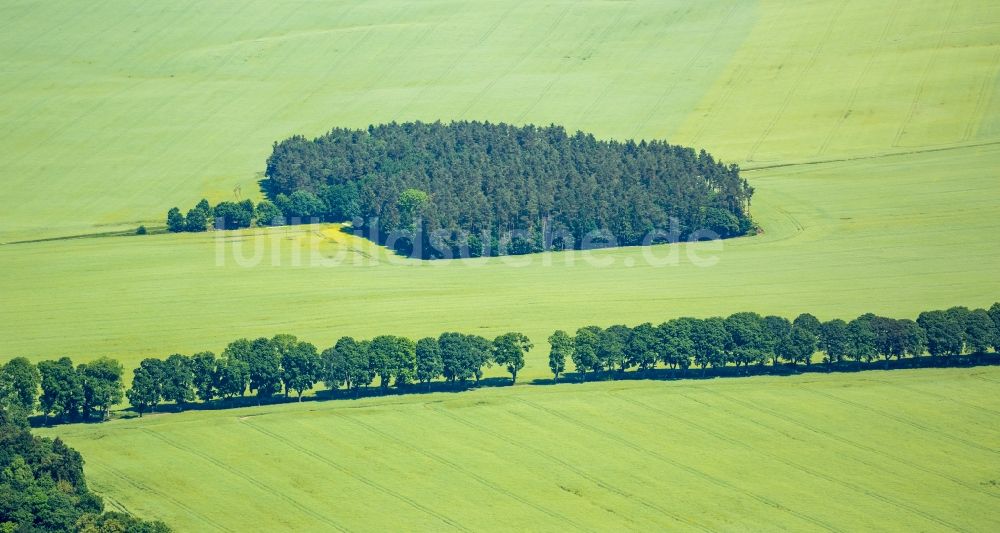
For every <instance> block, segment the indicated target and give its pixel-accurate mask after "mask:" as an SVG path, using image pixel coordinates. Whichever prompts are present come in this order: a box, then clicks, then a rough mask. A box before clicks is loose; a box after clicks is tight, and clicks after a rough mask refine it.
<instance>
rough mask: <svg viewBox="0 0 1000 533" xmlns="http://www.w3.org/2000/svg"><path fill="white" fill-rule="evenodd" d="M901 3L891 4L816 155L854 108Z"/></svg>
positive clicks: (824, 149)
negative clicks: (845, 100) (883, 22)
mask: <svg viewBox="0 0 1000 533" xmlns="http://www.w3.org/2000/svg"><path fill="white" fill-rule="evenodd" d="M902 4H903V0H896V2H895V3H894V4H893V6H892V11H890V13H889V16H888V17H886V20H885V26H883V27H882V33H881V34H879V38H878V40H877V41H876V42H875V46H873V47H872V51H871V53H870V54H868V61H867V62H866V63H865V66H864V68H862V69H861V74H859V75H858V77H857V79H855V80H854V87H852V88H851V95H850V97H848V99H847V105H846V106H845V110H844V112H843V113H841V114H840V116H838V117H837V123H836V124H834V125H833V127H832V128H830V131H828V132H827V134H826V137H825V138H824V139H823V142H822V143H821V144H820V146H819V150H817V151H816V156H822V155H823V154H825V153H826V151H827V149H829V148H830V143H832V142H833V138H834V137H836V135H837V132H839V131H840V128H841V127H842V126H843V125H844V122H846V121H847V117H848V116H849V115H850V113H851V111H853V109H854V103H855V102H856V101H857V99H858V93H859V92H860V91H861V82H862V81H863V80H864V79H865V78H866V77H867V76H868V71H869V70H871V67H872V65H873V64H874V63H875V57H876V56H878V54H879V53H880V52H881V51H882V49H883V43H885V39H886V37H888V36H889V30H890V29H891V28H892V26H893V24H895V22H896V19H897V18H898V17H899V7H900V6H901V5H902Z"/></svg>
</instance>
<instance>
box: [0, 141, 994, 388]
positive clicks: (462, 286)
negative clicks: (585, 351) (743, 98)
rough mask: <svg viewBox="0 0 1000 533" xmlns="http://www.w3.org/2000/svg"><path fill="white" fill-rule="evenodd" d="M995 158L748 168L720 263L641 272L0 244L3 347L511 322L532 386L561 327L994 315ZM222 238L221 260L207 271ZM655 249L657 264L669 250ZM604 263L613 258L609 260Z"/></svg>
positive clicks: (41, 349) (706, 246)
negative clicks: (749, 223) (745, 195)
mask: <svg viewBox="0 0 1000 533" xmlns="http://www.w3.org/2000/svg"><path fill="white" fill-rule="evenodd" d="M998 163H1000V146H992V147H984V148H977V149H965V150H955V151H949V152H931V153H927V154H922V155H919V156H909V157H905V158H903V157H898V158H883V159H879V160H870V161H853V162H839V163H829V164H822V165H803V166H798V167H791V168H783V169H780V171H779V169H775V170H772V171H760V172H755V173H753V175H754V176H757V177H755V178H754V183H755V184H756V185H757V186H758V188H759V190H760V195H759V197H758V198H757V200H755V205H756V213H757V216H758V218H759V219H760V221H761V222H762V223H763V225H764V227H765V228H767V231H766V233H765V234H763V235H760V236H758V237H754V238H750V239H739V240H735V241H727V242H725V243H724V244H723V246H722V250H721V251H712V250H711V248H712V247H713V246H716V245H717V244H718V243H703V244H701V245H695V246H693V248H694V249H695V250H699V252H698V254H699V256H702V257H704V258H706V259H708V258H712V257H714V258H716V259H717V261H718V262H717V264H716V265H715V266H712V267H707V268H706V267H700V266H697V265H696V264H694V263H692V262H691V260H690V259H689V258H688V250H687V249H688V247H689V245H681V246H679V248H680V250H678V253H677V256H678V264H677V265H676V266H663V267H654V266H649V264H648V263H647V261H646V259H645V257H644V251H643V250H642V249H636V248H633V249H619V250H606V251H601V252H597V253H594V254H592V255H593V261H591V262H588V261H586V260H585V259H584V258H583V257H582V256H581V255H580V254H579V253H571V254H553V255H550V256H532V257H528V258H517V259H516V260H514V261H513V262H515V263H520V262H523V261H531V262H532V263H533V265H532V266H526V267H517V266H512V265H509V264H507V263H505V262H504V261H503V260H501V259H499V258H494V259H491V260H488V261H470V262H435V263H427V262H419V261H395V260H392V259H393V258H390V257H388V256H386V255H385V253H384V252H382V251H380V250H378V249H376V248H375V247H374V246H372V245H370V244H369V243H368V242H367V241H364V240H361V239H357V238H352V237H350V236H348V235H344V234H342V233H340V232H339V231H337V230H336V229H334V228H328V229H327V230H326V231H325V232H323V233H322V234H323V237H322V238H319V237H317V236H316V234H315V233H314V232H311V231H307V230H304V229H302V228H289V229H279V230H275V231H274V232H273V233H270V234H266V235H262V236H259V237H256V238H254V237H247V236H246V235H247V234H236V235H229V236H226V237H225V238H223V237H221V236H220V235H201V236H193V235H181V236H174V235H155V236H146V237H123V238H98V239H79V240H70V241H52V242H46V243H34V244H20V245H12V246H6V247H0V264H2V265H3V268H2V270H0V272H2V275H0V292H2V293H3V294H4V295H5V298H6V299H7V302H8V304H7V305H5V306H4V307H3V308H0V335H2V336H3V338H5V339H6V342H5V348H4V350H5V351H8V352H9V353H10V354H12V355H13V354H23V355H26V356H30V357H32V358H34V359H40V358H44V357H52V356H55V355H59V354H63V353H66V354H69V355H72V356H74V357H77V358H81V359H87V358H91V357H95V356H97V355H105V354H106V355H112V356H115V357H118V358H120V359H122V360H123V361H124V362H126V367H127V368H130V367H131V366H134V365H135V364H136V363H138V361H139V360H140V359H141V358H143V357H148V356H150V355H158V356H166V355H167V354H170V353H174V352H181V353H193V352H195V351H201V350H204V349H209V350H213V351H215V352H217V353H218V352H220V351H221V350H222V348H223V347H224V346H225V344H226V343H227V342H229V341H230V340H233V339H235V338H237V337H239V336H249V337H253V336H262V335H266V336H269V335H273V334H275V333H278V332H289V333H293V334H296V335H299V336H300V337H302V338H304V339H307V340H309V341H311V342H314V343H316V344H317V345H319V346H330V345H332V344H333V343H334V341H335V340H336V339H337V338H338V337H340V336H341V335H345V334H350V335H357V336H373V335H376V334H381V333H386V332H393V333H398V334H405V335H410V336H413V337H418V336H424V335H437V334H439V333H441V332H442V331H450V330H459V331H465V332H474V333H481V334H484V335H495V334H498V333H501V332H503V331H509V330H522V331H524V332H525V333H527V334H528V335H529V336H530V337H531V338H532V339H534V340H535V342H536V344H540V345H541V346H540V348H538V349H536V350H534V352H532V356H531V357H529V359H528V366H527V368H526V369H525V371H524V372H523V374H522V375H523V376H524V377H526V378H532V377H542V376H546V375H548V368H547V366H546V364H547V363H546V355H547V352H546V348H545V342H544V341H545V339H546V338H547V337H548V335H549V334H551V333H552V331H553V330H554V329H556V328H565V329H570V330H575V329H576V328H578V327H580V326H582V325H586V324H591V323H597V324H600V325H610V324H612V323H617V322H624V323H628V324H632V325H634V324H637V323H641V322H644V321H652V322H654V323H659V322H660V321H663V320H666V319H667V318H671V317H674V316H680V315H697V316H707V315H711V314H723V315H725V314H729V313H731V312H734V311H738V310H747V309H750V310H756V311H759V312H763V313H779V314H783V315H786V316H791V317H794V316H795V315H797V314H798V313H800V312H804V311H809V312H812V313H815V314H816V315H818V316H820V317H821V318H823V319H828V318H832V317H843V318H852V317H853V316H857V315H858V314H861V313H863V312H866V311H873V312H878V313H884V314H889V315H894V316H900V317H904V316H907V317H915V316H916V314H917V313H918V312H919V311H921V310H924V309H930V308H935V307H949V306H951V305H956V304H963V305H970V306H987V307H988V306H989V304H990V303H992V302H993V301H996V300H1000V279H998V278H997V276H996V265H997V264H1000V246H998V245H997V243H996V241H995V240H991V239H989V238H984V236H987V235H995V234H997V232H998V231H1000V219H998V218H997V217H996V216H995V209H996V205H995V204H996V201H995V199H996V198H997V197H1000V181H998V180H997V179H996V173H995V172H996V171H995V169H996V168H997V164H998ZM873 179H877V181H878V186H877V191H878V194H873V192H872V191H871V187H872V185H873V184H872V180H873ZM886 198H892V199H894V200H893V201H892V202H886ZM275 236H276V237H278V238H279V239H278V240H275V239H274V238H273V237H275ZM238 239H242V241H240V242H242V243H243V244H242V246H243V248H241V249H238V250H237V249H235V248H234V247H233V246H234V245H233V242H232V241H233V240H238ZM220 242H221V243H222V244H221V245H220V244H219V243H220ZM311 244H312V245H315V247H316V248H315V249H316V250H317V253H318V254H321V257H322V258H324V259H330V258H331V257H334V258H338V257H339V258H341V259H340V260H339V263H338V264H337V266H330V267H324V266H310V259H309V256H308V255H307V254H305V253H304V252H303V253H302V256H303V257H302V259H301V266H293V264H292V261H293V257H294V256H295V253H294V251H295V250H296V249H297V248H296V247H298V248H299V249H302V250H307V249H309V248H310V245H311ZM220 246H221V247H222V248H221V249H222V254H223V255H222V257H223V262H224V266H223V267H217V266H216V264H217V263H216V261H217V253H218V249H219V247H220ZM255 249H257V250H259V251H260V253H261V255H262V264H260V265H258V266H256V267H243V266H240V264H239V263H238V261H237V259H236V257H237V255H236V254H237V251H238V253H239V254H240V256H241V257H248V258H249V257H252V256H253V251H254V250H255ZM274 249H277V250H278V260H277V262H276V264H278V265H279V266H273V265H274V264H275V263H274V262H273V259H272V258H273V257H274V256H273V253H272V252H273V250H274ZM645 253H648V251H647V252H645ZM652 253H653V255H654V256H655V257H658V258H662V257H668V254H669V253H670V249H669V248H667V247H658V248H656V249H654V250H652ZM364 254H368V255H369V256H370V257H368V256H366V255H364ZM606 261H613V264H611V265H610V266H602V265H603V263H604V262H606ZM331 262H332V260H331ZM376 262H377V263H376ZM546 262H550V263H551V265H549V266H545V263H546ZM628 264H632V265H633V266H631V267H629V266H626V265H628Z"/></svg>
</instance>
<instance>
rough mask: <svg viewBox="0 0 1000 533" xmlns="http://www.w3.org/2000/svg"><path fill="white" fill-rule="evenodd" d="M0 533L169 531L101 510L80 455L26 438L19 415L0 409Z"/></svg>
mask: <svg viewBox="0 0 1000 533" xmlns="http://www.w3.org/2000/svg"><path fill="white" fill-rule="evenodd" d="M8 364H9V363H8ZM16 365H18V366H20V365H21V363H16ZM5 377H6V376H5ZM0 531H3V532H15V531H17V532H34V531H75V532H80V533H106V532H116V531H121V532H129V533H167V532H168V531H170V529H169V528H168V527H167V526H166V525H165V524H164V523H163V522H146V521H143V520H140V519H138V518H136V517H134V516H132V515H130V514H127V513H120V512H115V511H105V510H104V502H103V500H102V499H101V497H100V496H98V495H96V494H94V493H93V492H91V491H90V489H89V488H88V487H87V481H86V479H85V478H84V474H83V458H82V457H81V456H80V453H79V452H77V451H76V450H74V449H73V448H70V447H69V446H67V445H66V444H65V443H63V441H62V440H60V439H58V438H56V439H55V440H52V439H48V438H42V437H36V436H34V435H32V434H31V430H30V428H29V426H28V419H27V417H26V414H25V411H24V410H18V409H16V408H14V409H11V408H9V405H7V404H0Z"/></svg>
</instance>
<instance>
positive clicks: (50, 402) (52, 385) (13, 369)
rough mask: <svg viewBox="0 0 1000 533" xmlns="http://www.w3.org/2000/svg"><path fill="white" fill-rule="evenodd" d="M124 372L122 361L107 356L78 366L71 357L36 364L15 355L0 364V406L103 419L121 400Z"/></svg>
mask: <svg viewBox="0 0 1000 533" xmlns="http://www.w3.org/2000/svg"><path fill="white" fill-rule="evenodd" d="M122 374H123V369H122V365H121V363H119V362H118V361H115V360H114V359H109V358H107V357H101V358H99V359H95V360H94V361H91V362H89V363H84V364H81V365H76V366H74V365H73V361H72V360H71V359H70V358H69V357H63V358H61V359H56V360H47V361H41V362H39V363H38V364H37V365H34V364H32V363H31V361H29V360H28V359H26V358H24V357H15V358H14V359H11V360H10V361H8V362H7V363H6V364H4V365H3V367H0V407H4V408H5V409H8V410H10V411H11V412H15V413H22V414H24V416H29V415H31V414H32V413H34V411H35V409H36V408H38V409H39V410H40V411H41V412H42V413H43V414H44V415H45V416H46V417H47V416H49V415H50V414H54V415H57V416H59V417H60V418H62V419H63V420H104V419H106V418H107V417H108V414H109V413H110V410H111V407H112V406H114V405H117V404H119V403H121V402H122V399H123V394H124V385H123V383H122ZM39 387H40V388H41V395H39Z"/></svg>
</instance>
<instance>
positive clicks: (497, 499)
mask: <svg viewBox="0 0 1000 533" xmlns="http://www.w3.org/2000/svg"><path fill="white" fill-rule="evenodd" d="M998 388H1000V370H998V369H996V368H977V369H941V370H916V371H913V370H899V371H890V372H879V371H874V372H864V373H860V374H821V375H809V376H798V377H789V378H774V377H768V378H745V379H728V380H725V379H723V380H720V379H717V380H712V381H707V382H700V381H678V382H671V383H662V382H648V381H639V382H618V383H591V384H586V385H560V386H555V387H506V388H498V389H483V390H479V391H476V392H473V393H467V394H459V395H454V394H446V393H439V394H430V395H419V396H409V397H401V398H381V399H368V400H359V401H354V402H323V403H312V402H308V403H304V404H298V405H284V406H279V407H265V408H252V409H238V410H226V411H215V412H211V411H207V412H189V413H182V414H177V415H162V416H148V417H145V418H143V419H133V420H118V421H114V422H109V423H105V424H101V425H99V426H92V425H91V426H75V427H69V428H67V427H62V428H58V429H56V430H52V431H47V432H45V433H49V434H59V435H61V436H62V437H63V438H65V439H66V440H67V442H68V443H69V444H71V445H72V446H74V447H76V448H78V449H79V450H80V451H81V452H82V453H83V454H84V457H86V458H87V475H88V478H90V479H91V483H92V484H93V486H94V488H95V489H97V490H98V491H100V492H101V493H103V494H107V495H110V497H111V500H112V502H113V505H116V506H123V507H125V508H128V509H130V510H132V511H135V512H139V513H141V514H142V515H144V516H151V517H157V518H161V519H164V520H166V521H167V522H169V523H171V524H173V525H175V526H176V527H177V528H178V529H181V530H186V531H209V530H231V531H242V530H246V529H268V530H274V529H291V530H299V531H302V530H312V531H316V530H338V529H339V530H386V529H392V530H400V529H410V530H412V529H420V530H450V529H460V530H483V529H510V530H525V529H534V530H539V529H545V530H566V529H584V530H595V531H601V530H604V531H606V530H612V529H623V528H627V529H640V530H656V529H671V530H712V531H717V530H727V529H728V530H737V529H738V530H751V531H753V530H757V531H759V530H778V529H788V530H798V531H802V530H828V531H858V530H873V529H879V530H885V529H893V530H901V531H933V530H948V529H952V530H964V531H995V530H996V529H997V528H998V527H1000V512H998V507H997V499H998V498H1000V461H998V458H997V454H998V453H1000V449H998V448H997V443H998V442H1000V428H998V426H997V424H996V420H997V416H998V414H1000V395H998V394H997V392H998ZM153 472H155V475H152V474H151V473H153ZM248 502H252V503H251V504H250V505H247V503H248Z"/></svg>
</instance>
